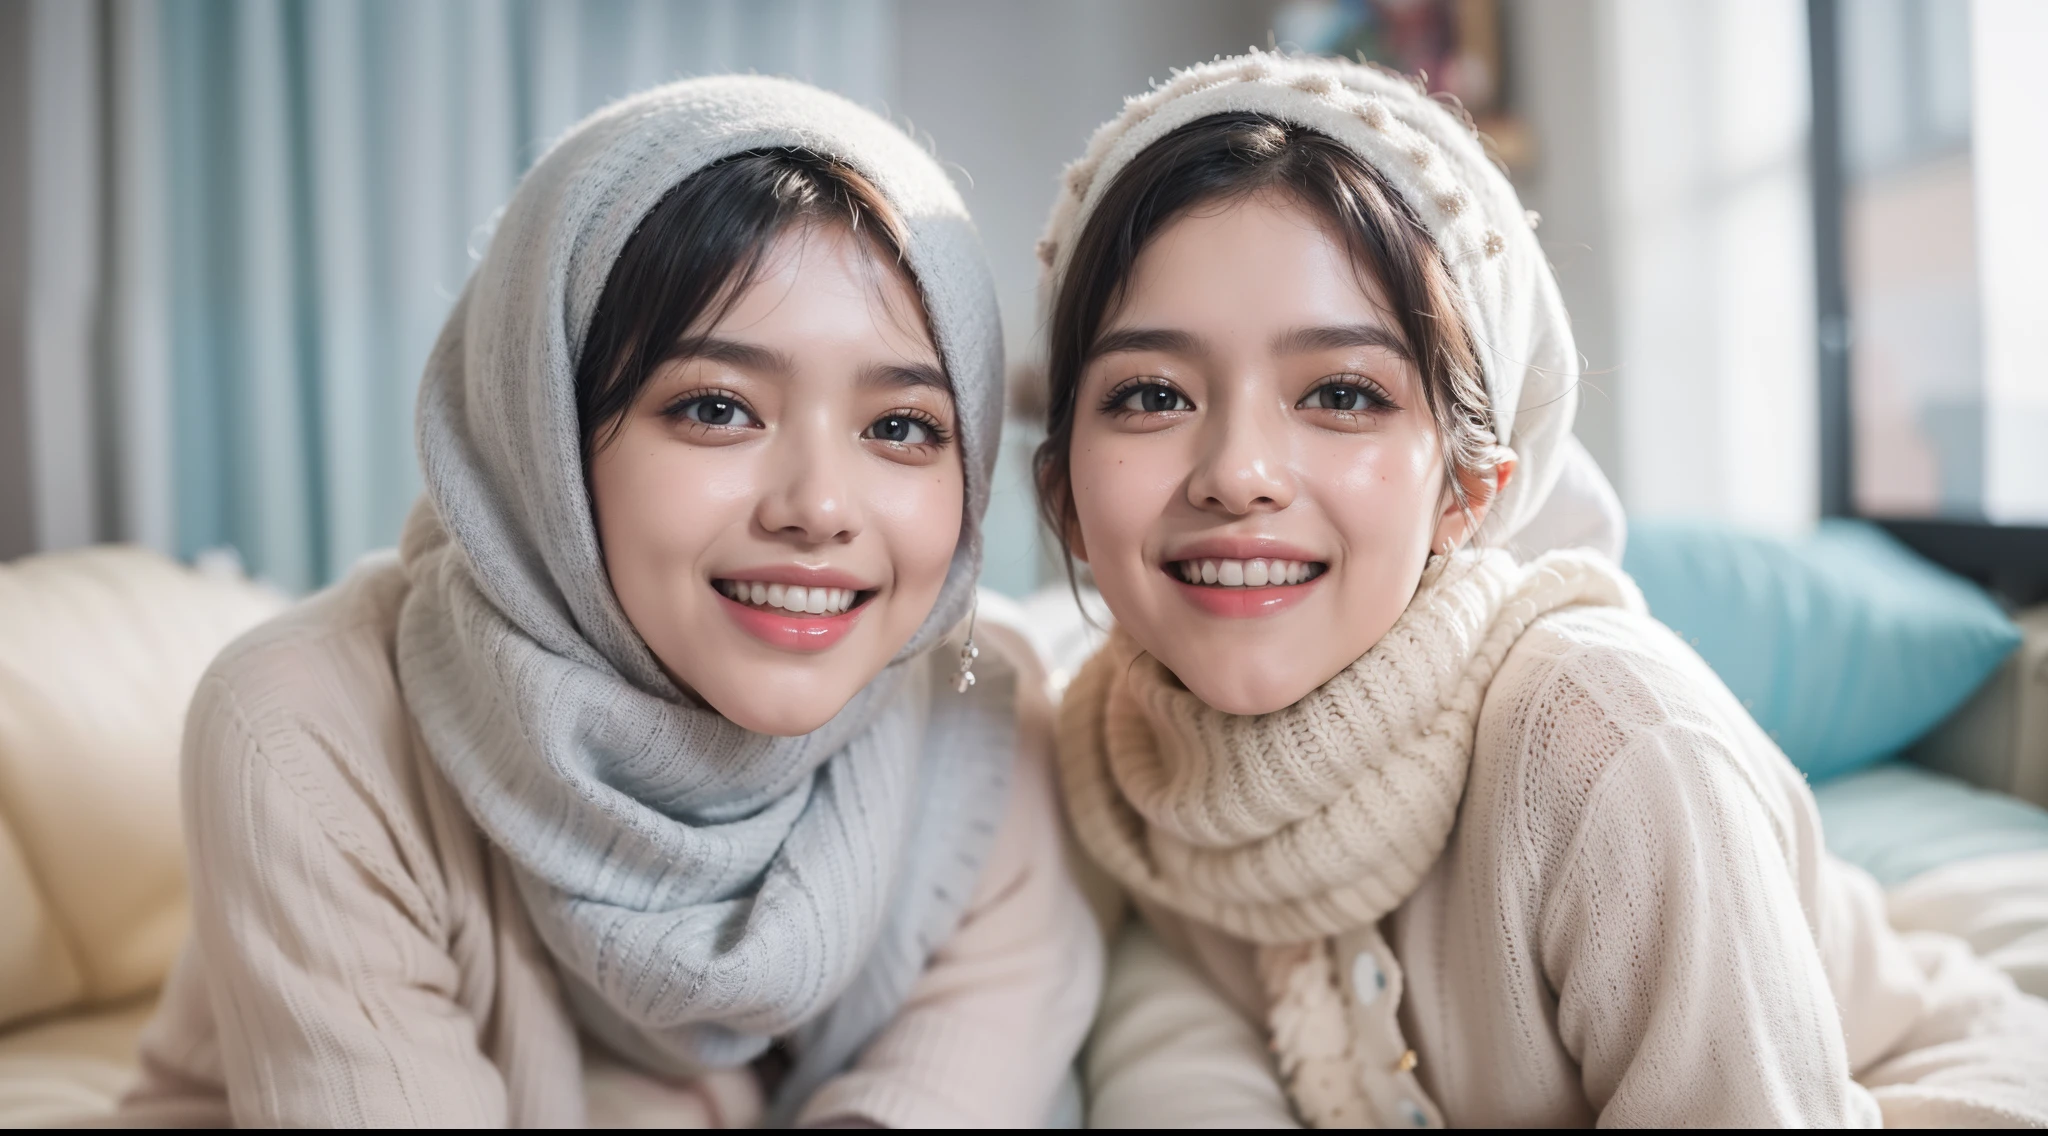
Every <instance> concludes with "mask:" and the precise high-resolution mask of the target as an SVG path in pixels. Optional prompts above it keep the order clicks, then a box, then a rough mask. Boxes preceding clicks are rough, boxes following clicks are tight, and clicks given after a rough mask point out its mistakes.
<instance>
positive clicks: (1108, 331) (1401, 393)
mask: <svg viewBox="0 0 2048 1136" xmlns="http://www.w3.org/2000/svg"><path fill="white" fill-rule="evenodd" d="M1399 326H1400V325H1399V322H1398V321H1397V320H1396V319H1394V318H1393V317H1392V315H1391V314H1390V313H1389V311H1388V307H1387V304H1386V301H1385V299H1384V296H1383V293H1382V291H1381V289H1380V287H1379V286H1378V284H1377V283H1376V282H1374V281H1373V280H1372V279H1371V278H1370V275H1369V274H1368V273H1364V272H1361V271H1360V270H1359V268H1358V266H1357V263H1356V261H1355V260H1354V259H1353V258H1352V256H1351V255H1350V254H1349V252H1348V251H1347V250H1346V248H1345V246H1344V245H1343V243H1342V242H1341V241H1340V240H1338V239H1337V238H1336V237H1334V236H1333V235H1332V234H1331V233H1329V232H1328V226H1327V224H1326V222H1325V221H1324V220H1323V218H1322V217H1321V216H1320V215H1319V214H1318V213H1316V212H1315V211H1313V210H1312V209H1310V208H1309V207H1307V206H1306V205H1304V204H1302V203H1301V202H1300V201H1299V200H1297V199H1295V198H1293V197H1291V196H1289V195H1287V194H1285V193H1282V192H1278V191H1266V192H1260V193H1257V194H1253V195H1251V196H1244V197H1236V198H1232V199H1227V200H1225V201H1221V202H1215V203H1211V204H1208V205H1205V206H1198V207H1196V208H1195V209H1192V210H1190V211H1189V212H1187V213H1185V214H1183V215H1182V216H1180V217H1179V218H1178V219H1175V220H1173V221H1171V222H1169V223H1167V224H1166V226H1165V227H1164V228H1162V229H1161V230H1160V231H1159V232H1158V234H1157V235H1156V236H1155V237H1154V238H1153V239H1152V240H1151V241H1150V242H1149V243H1148V244H1147V245H1146V246H1145V248H1144V250H1143V252H1142V253H1141V254H1140V255H1139V256H1138V259H1137V261H1136V262H1135V264H1134V265H1133V268H1132V272H1131V275H1130V278H1129V281H1128V285H1127V287H1126V289H1125V290H1124V292H1123V296H1122V302H1121V303H1120V304H1119V305H1118V306H1117V307H1116V308H1115V310H1114V311H1113V312H1111V313H1110V314H1109V316H1108V317H1107V318H1106V319H1105V320H1104V322H1103V325H1102V330H1101V333H1100V334H1099V335H1098V336H1097V337H1096V338H1095V343H1094V349H1093V350H1092V352H1091V353H1090V357H1089V359H1088V361H1087V362H1086V364H1085V365H1084V367H1083V368H1082V371H1081V374H1080V377H1079V383H1078V385H1077V387H1076V391H1075V402H1074V409H1073V415H1074V417H1073V432H1072V441H1071V446H1070V449H1069V451H1068V454H1069V463H1070V464H1069V470H1070V473H1069V477H1070V485H1071V489H1072V496H1073V514H1072V515H1073V520H1074V524H1073V526H1072V527H1073V530H1074V531H1072V532H1070V533H1069V539H1070V543H1071V546H1072V548H1073V551H1074V553H1075V555H1076V556H1077V557H1079V558H1081V559H1084V560H1086V561H1087V562H1088V564H1089V566H1090V568H1091V569H1092V570H1093V574H1094V578H1095V582H1096V584H1097V586H1098V587H1100V588H1101V590H1102V595H1103V598H1104V600H1106V601H1107V602H1108V604H1109V607H1110V610H1111V611H1112V612H1114V613H1115V616H1116V619H1117V622H1118V623H1119V624H1120V625H1121V626H1122V627H1123V628H1124V629H1125V630H1126V631H1128V632H1129V633H1130V634H1131V635H1132V636H1133V637H1134V638H1135V639H1136V640H1137V642H1138V643H1139V644H1140V645H1142V646H1143V647H1144V648H1145V649H1146V650H1147V651H1149V652H1150V653H1151V654H1152V655H1153V656H1155V657H1156V658H1158V659H1159V660H1160V661H1161V662H1162V663H1164V664H1165V665H1166V667H1167V668H1168V669H1169V670H1171V671H1172V672H1173V673H1174V674H1175V675H1176V676H1178V677H1179V678H1180V680H1181V681H1182V682H1183V683H1184V684H1186V686H1187V687H1188V689H1189V690H1191V691H1193V692H1194V693H1195V694H1196V695H1197V696H1198V697H1200V698H1201V699H1202V700H1203V701H1204V702H1206V703H1208V704H1209V705H1211V706H1213V707H1216V708H1217V709H1219V710H1223V711H1225V712H1228V713H1235V714H1263V713H1268V712H1271V711H1274V710H1278V709H1281V708H1283V707H1285V706H1287V705H1289V704H1291V703H1293V702H1295V701H1297V700H1299V699H1300V698H1301V697H1303V696H1304V695H1306V694H1308V693H1309V692H1310V691H1312V690H1314V689H1315V688H1316V687H1318V686H1320V685H1321V684H1322V683H1324V682H1326V681H1328V680H1329V679H1330V678H1331V677H1333V676H1335V675H1336V674H1337V673H1338V672H1339V671H1341V670H1342V669H1343V668H1345V667H1346V666H1349V665H1350V664H1351V663H1352V662H1353V661H1355V660H1356V659H1357V658H1358V657H1359V656H1360V655H1362V654H1364V653H1365V652H1366V651H1367V650H1369V649H1370V648H1371V647H1372V645H1373V644H1374V643H1376V642H1378V641H1379V639H1380V637H1381V636H1383V635H1384V634H1386V632H1387V629H1388V628H1390V627H1392V626H1393V624H1394V621H1395V620H1396V619H1397V618H1399V616H1400V614H1401V612H1402V611H1403V609H1405V608H1406V607H1407V605H1408V601H1409V599H1410V598H1411V597H1412V596H1413V594H1414V591H1415V588H1416V584H1417V582H1418V580H1419V578H1420V576H1421V573H1422V569H1423V565H1424V563H1425V561H1426V560H1427V558H1428V556H1429V555H1430V553H1431V552H1432V551H1433V550H1444V549H1446V548H1449V547H1455V546H1456V545H1458V544H1459V543H1461V542H1462V541H1463V540H1464V539H1465V538H1466V537H1467V536H1468V535H1469V533H1470V530H1471V527H1472V525H1473V524H1475V523H1476V522H1477V520H1478V519H1480V518H1481V517H1483V515H1484V511H1485V501H1486V498H1488V497H1490V496H1491V493H1490V492H1488V490H1490V489H1491V488H1494V487H1497V486H1498V484H1500V483H1503V482H1504V481H1505V478H1506V476H1507V466H1506V465H1505V464H1504V465H1503V467H1502V468H1501V469H1499V470H1497V471H1495V474H1494V476H1493V477H1492V479H1491V484H1490V485H1474V486H1470V487H1469V488H1473V489H1476V490H1478V492H1477V493H1476V494H1475V495H1474V500H1472V501H1471V502H1470V504H1471V506H1472V507H1471V509H1470V511H1469V512H1468V510H1467V508H1466V507H1465V506H1464V504H1461V503H1460V502H1459V501H1458V500H1456V499H1455V497H1454V496H1453V495H1452V494H1451V493H1449V492H1447V487H1448V486H1447V477H1446V474H1445V472H1444V469H1445V466H1444V459H1443V453H1442V450H1441V447H1440V442H1439V433H1438V429H1437V426H1436V422H1435V420H1434V418H1433V417H1432V414H1431V411H1430V408H1429V405H1428V402H1427V400H1426V397H1425V392H1424V390H1423V389H1422V379H1421V376H1420V373H1419V371H1418V369H1417V367H1416V365H1415V363H1414V361H1413V359H1412V358H1411V357H1410V354H1409V349H1408V347H1407V345H1406V343H1405V341H1404V339H1403V337H1402V335H1401V333H1400V331H1399V330H1398V328H1399Z"/></svg>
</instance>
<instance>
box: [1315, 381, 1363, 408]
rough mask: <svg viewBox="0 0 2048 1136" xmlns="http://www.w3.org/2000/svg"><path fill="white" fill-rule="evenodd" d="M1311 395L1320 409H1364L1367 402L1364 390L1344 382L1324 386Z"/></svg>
mask: <svg viewBox="0 0 2048 1136" xmlns="http://www.w3.org/2000/svg"><path fill="white" fill-rule="evenodd" d="M1309 397H1310V398H1311V399H1313V400H1314V402H1315V405H1316V408H1317V409H1319V410H1363V409H1365V403H1366V398H1365V392H1364V391H1362V390H1359V389H1358V388H1357V387H1353V386H1345V385H1344V384H1342V383H1333V384H1331V385H1329V386H1326V387H1323V388H1322V389H1320V390H1318V391H1316V392H1315V394H1313V395H1311V396H1309Z"/></svg>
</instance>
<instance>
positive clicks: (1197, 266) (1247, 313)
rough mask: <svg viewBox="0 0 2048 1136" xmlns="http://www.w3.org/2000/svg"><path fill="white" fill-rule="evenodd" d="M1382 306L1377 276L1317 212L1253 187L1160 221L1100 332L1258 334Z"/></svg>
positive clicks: (1361, 316) (1376, 317) (1382, 312)
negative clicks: (1180, 329) (1192, 328)
mask: <svg viewBox="0 0 2048 1136" xmlns="http://www.w3.org/2000/svg"><path fill="white" fill-rule="evenodd" d="M1386 311H1387V304H1386V301H1385V294H1384V292H1383V290H1382V289H1381V288H1380V285H1379V282H1378V281H1377V280H1376V279H1374V278H1373V275H1372V273H1371V272H1370V271H1367V270H1366V269H1364V268H1363V267H1362V266H1360V265H1359V264H1358V263H1357V261H1356V259H1355V258H1354V257H1353V256H1352V254H1351V252H1350V250H1349V248H1348V247H1347V246H1346V245H1345V243H1344V241H1343V239H1342V238H1341V237H1340V236H1339V235H1338V234H1337V233H1335V232H1333V231H1332V230H1331V227H1330V224H1329V222H1328V221H1327V219H1326V218H1325V217H1324V216H1323V215H1322V214H1321V213H1320V212H1318V211H1317V210H1315V209H1314V208H1313V207H1311V206H1309V205H1307V204H1306V203H1303V202H1301V201H1300V200H1299V199H1297V198H1294V197H1291V196H1287V195H1283V194H1276V193H1259V194H1253V195H1250V196H1246V197H1238V198H1233V199H1229V200H1225V201H1218V202H1212V203H1208V204H1204V205H1199V206H1196V207H1195V208H1193V209H1191V210H1189V211H1188V212H1186V213H1184V214H1182V215H1181V216H1179V217H1177V218H1175V219H1174V220H1173V221H1171V222H1169V223H1168V224H1167V225H1166V226H1165V227H1163V228H1162V229H1161V230H1160V231H1159V233H1158V234H1157V235H1156V236H1155V237H1153V239H1152V240H1151V241H1150V242H1148V243H1147V244H1146V246H1145V248H1144V250H1143V251H1142V252H1141V253H1140V254H1139V255H1138V259H1137V261H1136V262H1135V263H1134V264H1133V266H1132V271H1131V277H1130V280H1129V282H1128V283H1127V285H1126V287H1125V289H1124V292H1123V296H1122V303H1121V304H1120V305H1119V306H1118V308H1117V310H1116V312H1115V313H1113V314H1112V316H1111V318H1110V319H1109V320H1108V321H1106V323H1105V329H1110V328H1116V327H1121V326H1129V325H1134V324H1140V323H1142V324H1145V325H1148V326H1149V325H1153V324H1160V325H1162V326H1188V325H1190V324H1191V323H1195V322H1197V321H1199V323H1200V325H1201V326H1200V327H1199V328H1197V330H1201V331H1203V332H1205V333H1206V334H1210V335H1220V334H1225V333H1227V332H1229V331H1231V330H1258V331H1260V332H1261V333H1264V332H1269V331H1271V330H1272V329H1273V328H1275V327H1277V326H1283V325H1284V326H1289V327H1292V326H1298V325H1302V324H1320V323H1331V324H1335V323H1350V324H1358V323H1385V322H1388V321H1387V315H1386Z"/></svg>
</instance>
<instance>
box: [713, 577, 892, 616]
mask: <svg viewBox="0 0 2048 1136" xmlns="http://www.w3.org/2000/svg"><path fill="white" fill-rule="evenodd" d="M717 585H718V591H719V594H720V595H723V596H724V597H726V598H727V599H730V600H735V601H738V602H739V603H744V604H753V605H754V606H755V607H774V608H781V609H782V610H783V611H786V612H790V613H792V614H794V615H838V614H839V613H841V612H843V611H846V610H848V609H850V608H852V607H853V601H854V600H856V599H858V598H860V593H859V592H857V591H853V590H851V589H848V588H803V587H798V586H796V585H794V584H786V585H785V584H762V583H758V582H754V581H748V580H719V581H717Z"/></svg>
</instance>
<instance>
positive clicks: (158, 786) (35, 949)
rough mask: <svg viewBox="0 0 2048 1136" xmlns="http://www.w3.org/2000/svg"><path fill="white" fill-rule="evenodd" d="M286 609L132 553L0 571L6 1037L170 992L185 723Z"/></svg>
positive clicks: (177, 933) (238, 584)
mask: <svg viewBox="0 0 2048 1136" xmlns="http://www.w3.org/2000/svg"><path fill="white" fill-rule="evenodd" d="M284 602H285V601H284V600H283V598H282V597H280V596H278V595H276V594H275V593H273V592H271V591H269V590H267V589H264V588H261V587H258V586H256V585H253V584H251V583H249V582H247V581H245V580H242V579H240V578H239V577H238V576H235V575H234V574H202V573H200V572H195V571H193V570H192V569H189V568H185V567H182V566H180V565H178V564H176V563H174V562H173V561H171V560H168V559H166V558H164V557H162V556H159V555H157V554H156V553H153V552H147V551H144V550H141V549H136V548H119V547H109V548H93V549H86V550H82V551H78V552H64V553H54V554H50V555H45V556H35V557H29V558H27V559H24V560H19V561H16V562H14V563H12V564H9V565H5V566H0V911H5V912H7V913H8V917H7V918H6V919H5V920H0V1026H4V1025H6V1024H7V1023H9V1022H12V1021H16V1020H19V1019H21V1018H23V1017H26V1016H29V1015H31V1014H38V1013H44V1012H47V1011H50V1010H53V1009H58V1008H62V1007H64V1006H67V1005H72V1004H78V1003H84V1004H102V1003H106V1002H110V1001H113V1000H116V999H120V998H124V997H127V996H130V995H135V994H140V993H142V992H145V991H147V990H150V989H152V988H154V987H155V986H156V985H158V984H159V983H161V982H162V981H163V977H164V974H165V972H166V971H167V970H168V969H169V966H170V963H171V959H172V957H173V955H174V954H175V953H176V951H177V948H178V944H179V942H180V940H181V939H182V938H183V936H184V933H185V923H186V911H185V849H184V843H183V838H182V835H181V833H180V830H179V807H178V745H179V739H180V735H181V734H182V732H183V729H184V718H185V707H186V704H187V703H188V702H189V701H190V700H191V697H192V691H193V689H194V687H196V686H197V685H198V681H199V676H200V674H201V673H202V672H203V671H204V670H205V669H206V666H207V664H208V663H209V662H211V661H212V659H213V657H214V655H215V654H216V653H218V652H219V651H220V649H221V648H222V647H223V646H225V645H226V644H227V643H228V641H229V640H230V639H233V638H234V637H235V636H237V635H239V634H240V633H241V632H243V631H244V630H246V629H248V628H249V627H251V626H253V625H254V624H256V623H258V622H260V621H262V620H263V619H265V618H266V617H268V616H269V615H271V614H273V613H274V612H276V611H278V610H279V609H280V608H282V607H283V606H284Z"/></svg>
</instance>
